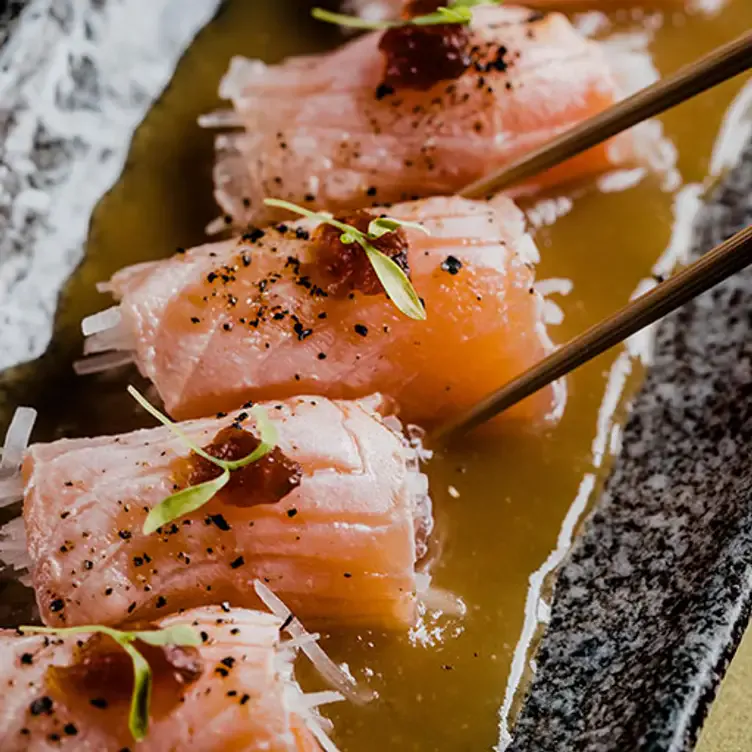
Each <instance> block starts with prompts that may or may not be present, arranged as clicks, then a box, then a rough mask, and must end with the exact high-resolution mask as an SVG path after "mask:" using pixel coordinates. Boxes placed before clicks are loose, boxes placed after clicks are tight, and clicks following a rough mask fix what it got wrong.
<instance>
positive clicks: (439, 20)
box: [311, 0, 502, 31]
mask: <svg viewBox="0 0 752 752" xmlns="http://www.w3.org/2000/svg"><path fill="white" fill-rule="evenodd" d="M501 2H502V0H454V2H452V3H449V4H448V5H447V6H440V7H439V8H437V9H436V10H435V11H434V12H433V13H426V14H425V15H422V16H415V18H405V19H400V20H395V21H369V20H368V19H366V18H360V17H358V16H348V15H346V14H344V13H332V11H328V10H325V9H324V8H314V9H313V10H312V11H311V15H312V16H313V17H314V18H315V19H316V20H318V21H324V22H326V23H331V24H336V25H337V26H346V27H347V28H350V29H364V30H368V31H379V30H382V29H395V28H398V27H400V26H437V25H440V24H469V23H471V22H472V20H473V12H472V10H471V8H474V7H476V6H479V5H498V4H500V3H501Z"/></svg>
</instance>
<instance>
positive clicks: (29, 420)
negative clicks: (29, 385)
mask: <svg viewBox="0 0 752 752" xmlns="http://www.w3.org/2000/svg"><path fill="white" fill-rule="evenodd" d="M36 420H37V411H36V410H34V409H33V408H31V407H19V408H18V409H17V410H16V412H15V413H14V414H13V418H12V419H11V421H10V426H8V432H7V433H6V434H5V443H4V444H3V448H2V453H1V454H0V507H7V506H9V505H10V504H15V503H16V502H17V501H21V499H23V477H22V476H21V464H22V463H23V459H24V455H25V454H26V449H27V448H28V446H29V439H30V438H31V432H32V430H33V428H34V423H36Z"/></svg>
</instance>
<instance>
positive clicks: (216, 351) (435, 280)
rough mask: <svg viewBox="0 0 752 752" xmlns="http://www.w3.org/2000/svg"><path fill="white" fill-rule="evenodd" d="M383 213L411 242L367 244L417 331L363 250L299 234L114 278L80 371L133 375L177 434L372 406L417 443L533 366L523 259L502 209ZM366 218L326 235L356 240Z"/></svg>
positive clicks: (440, 204)
mask: <svg viewBox="0 0 752 752" xmlns="http://www.w3.org/2000/svg"><path fill="white" fill-rule="evenodd" d="M388 213H389V216H390V217H391V218H394V219H395V220H397V221H402V222H405V221H407V222H412V223H418V224H419V225H420V226H421V228H422V230H423V231H421V230H420V229H418V228H416V227H413V226H408V227H403V228H399V229H398V230H396V231H395V232H393V233H390V234H389V235H385V236H384V237H383V238H380V240H379V241H378V242H381V246H380V247H381V248H384V249H386V251H387V252H389V253H393V254H395V256H394V257H395V258H397V259H398V260H399V261H400V263H402V264H403V266H404V268H405V270H406V272H407V274H408V276H409V278H410V279H411V281H412V285H413V286H414V288H415V290H416V291H417V294H418V295H419V296H420V298H422V301H423V303H424V305H425V315H426V318H425V320H414V319H411V318H408V317H407V316H405V315H403V313H402V312H401V311H400V310H399V309H398V308H397V307H396V306H395V305H394V303H393V301H392V300H390V299H389V298H388V297H387V296H386V294H385V292H384V288H383V287H382V286H381V284H380V282H379V279H378V278H376V277H375V276H374V275H373V273H372V270H371V267H370V265H369V261H368V258H367V257H366V254H365V253H363V252H362V250H360V249H359V248H358V247H357V246H356V245H344V244H343V243H342V242H339V241H338V240H337V237H336V233H334V234H332V232H330V229H331V228H330V227H329V226H328V225H324V224H320V223H318V222H317V221H314V220H310V219H305V220H301V221H296V222H288V223H285V224H282V225H277V226H275V227H271V228H268V229H266V230H263V231H262V230H256V231H253V232H250V233H247V234H246V235H244V236H243V237H242V238H241V239H238V240H231V241H225V242H221V243H215V244H211V245H206V246H202V247H200V248H196V249H194V250H192V251H189V252H188V253H180V254H177V255H175V256H174V257H173V258H171V259H169V260H166V261H161V262H155V263H146V264H141V265H138V266H134V267H130V268H127V269H125V270H123V271H121V272H119V273H118V274H116V275H115V276H114V278H113V279H112V280H111V281H110V283H109V284H108V285H107V286H106V289H108V290H110V291H111V292H112V294H113V295H114V296H115V298H116V299H117V300H119V301H120V306H119V308H118V309H117V310H109V311H108V312H106V313H104V314H98V315H97V316H96V317H94V318H93V319H90V320H88V321H87V322H85V331H87V332H92V331H94V332H95V333H94V334H93V335H92V336H91V337H90V340H89V341H88V343H87V347H86V349H87V352H89V353H97V352H98V351H102V350H107V349H109V348H113V349H114V352H109V353H104V354H102V353H101V352H100V353H99V354H97V355H95V356H94V359H93V360H92V361H83V362H82V363H81V365H80V367H81V369H82V370H83V371H88V370H98V369H100V368H104V367H107V366H109V365H110V364H111V363H112V362H113V361H112V360H111V358H114V359H115V362H120V360H119V358H121V357H122V356H125V359H133V360H135V362H136V364H137V365H138V368H139V370H140V371H141V372H142V373H143V374H144V375H145V376H147V377H148V378H149V379H150V380H151V381H152V382H153V383H154V384H155V385H156V387H157V390H158V391H159V394H160V396H161V397H162V399H163V400H164V404H165V406H166V408H167V411H168V412H169V413H170V414H171V415H172V416H174V417H176V418H179V419H184V418H190V417H199V416H202V415H209V414H212V413H214V412H216V411H218V410H227V409H231V408H233V407H235V406H237V405H238V404H241V403H242V402H243V401H244V400H247V399H253V400H261V399H278V398H286V397H290V396H293V395H295V394H300V393H304V394H311V393H314V394H322V395H325V396H327V397H330V398H333V399H342V398H344V399H353V398H359V397H363V396H366V395H368V394H371V393H373V392H380V393H382V394H385V395H387V396H389V397H391V398H392V399H393V400H395V401H396V403H397V404H398V406H399V409H400V416H401V417H402V418H403V419H405V420H406V421H407V422H412V423H417V424H418V425H421V426H425V427H429V426H432V425H436V424H437V423H440V422H441V421H444V420H447V419H448V418H450V417H452V416H454V415H456V414H457V413H458V412H459V411H461V410H464V409H466V408H468V407H469V406H471V405H472V404H474V403H475V402H476V401H477V400H479V399H480V398H482V397H484V396H485V395H486V394H488V393H489V392H490V391H492V390H494V389H495V388H497V387H498V386H499V385H500V384H502V383H503V382H504V381H505V380H507V379H509V378H511V377H514V376H517V375H518V374H519V373H521V372H522V371H524V370H525V369H526V368H528V367H530V366H531V365H533V364H534V363H536V362H537V361H538V360H540V359H541V358H542V357H543V356H545V355H546V353H547V352H548V351H549V349H550V342H549V340H548V337H547V336H546V331H545V327H544V323H543V312H542V311H543V300H542V298H541V296H540V295H539V294H538V293H537V292H536V291H535V289H534V271H533V266H532V262H534V261H535V260H537V250H536V248H535V245H534V244H533V241H532V239H531V238H530V236H529V235H527V234H526V231H525V219H524V215H523V214H522V212H520V211H519V210H518V209H517V207H516V206H515V205H514V204H513V203H512V201H510V200H509V199H506V198H503V197H498V198H497V199H495V200H494V201H492V202H490V203H486V202H476V201H469V200H465V199H460V198H440V197H436V198H432V199H427V200H423V201H417V202H410V203H405V204H400V205H395V206H393V207H391V208H390V209H389V210H388ZM378 216H379V215H378V214H376V213H373V214H371V213H369V212H367V211H361V212H356V213H352V214H350V215H341V216H340V217H339V219H342V220H345V221H348V222H351V223H355V224H356V225H358V226H360V227H368V226H369V222H370V221H372V220H373V219H374V218H376V217H378ZM426 232H427V233H428V234H426ZM374 242H377V241H374ZM98 329H102V331H97V330H98ZM560 409H561V388H559V387H557V388H556V389H545V390H542V391H541V392H539V393H538V394H537V395H535V396H534V397H532V398H530V399H528V400H526V401H525V402H523V403H521V404H520V405H518V406H517V407H516V408H514V409H513V410H511V411H509V412H508V413H507V414H506V415H505V416H504V419H505V420H512V421H514V419H515V418H516V419H517V421H518V422H521V423H525V424H541V423H543V422H545V421H547V420H552V419H554V418H555V417H556V416H557V415H558V414H559V411H560ZM502 425H503V422H502Z"/></svg>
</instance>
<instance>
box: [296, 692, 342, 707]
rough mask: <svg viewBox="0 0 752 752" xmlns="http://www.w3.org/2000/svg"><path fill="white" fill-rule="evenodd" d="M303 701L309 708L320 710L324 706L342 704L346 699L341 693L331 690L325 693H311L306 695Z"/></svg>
mask: <svg viewBox="0 0 752 752" xmlns="http://www.w3.org/2000/svg"><path fill="white" fill-rule="evenodd" d="M301 699H302V702H303V704H304V705H305V706H306V707H307V708H320V707H321V706H322V705H331V704H332V703H333V702H342V701H343V700H344V699H345V698H344V697H343V695H342V693H341V692H335V691H334V690H331V689H330V690H326V691H324V692H309V693H308V694H304V695H303V696H302V698H301Z"/></svg>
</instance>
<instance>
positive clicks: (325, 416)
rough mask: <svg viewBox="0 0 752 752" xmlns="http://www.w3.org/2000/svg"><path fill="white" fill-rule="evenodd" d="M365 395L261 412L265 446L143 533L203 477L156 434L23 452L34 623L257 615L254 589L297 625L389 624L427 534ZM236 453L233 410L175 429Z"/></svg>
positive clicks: (296, 402)
mask: <svg viewBox="0 0 752 752" xmlns="http://www.w3.org/2000/svg"><path fill="white" fill-rule="evenodd" d="M381 404H382V401H381V399H380V398H378V397H374V398H371V399H367V400H360V401H357V402H344V401H330V400H327V399H325V398H322V397H296V398H292V399H288V400H284V401H279V402H271V403H266V404H265V405H264V406H263V407H265V409H266V412H267V414H268V420H269V421H270V422H271V423H272V424H273V425H274V426H275V427H276V429H277V433H278V440H277V445H276V447H275V449H274V450H273V451H272V452H271V453H269V454H267V455H266V456H264V457H263V458H262V459H260V460H258V461H257V462H255V463H253V464H250V465H248V466H246V467H244V468H242V469H238V470H236V471H234V472H233V473H232V475H231V480H230V482H229V483H228V484H227V485H226V486H225V487H224V488H223V489H222V490H220V491H218V492H217V493H216V494H215V495H214V496H213V497H212V498H210V500H208V501H207V502H206V503H204V505H203V506H201V507H200V508H196V509H195V510H194V511H192V512H190V513H186V514H182V515H180V516H177V517H173V518H172V519H171V521H169V522H166V523H165V524H163V525H161V526H160V527H158V528H157V529H156V531H155V532H151V533H149V532H145V531H144V523H145V521H146V518H147V515H148V513H149V512H150V510H152V509H153V508H155V507H156V506H157V505H159V504H160V502H162V501H163V500H164V499H165V498H167V497H169V496H170V495H172V494H174V493H175V492H176V491H179V490H181V489H184V488H193V487H195V486H197V485H198V484H200V483H203V482H206V481H207V480H209V479H211V478H215V477H216V476H217V475H218V474H219V471H218V469H217V467H216V466H215V465H213V464H211V463H208V462H207V461H206V460H204V459H203V458H201V457H199V456H198V455H197V454H196V453H195V452H192V451H191V450H190V449H189V448H188V447H187V446H186V444H185V443H184V442H183V439H182V438H181V437H179V436H176V435H175V433H174V430H173V429H171V428H169V427H159V428H154V429H148V430H141V431H136V432H134V433H130V434H126V435H121V436H103V437H100V438H95V439H75V440H67V439H63V440H60V441H56V442H53V443H51V444H34V445H32V446H31V447H30V448H29V450H28V452H27V454H26V458H25V461H24V467H23V475H24V479H25V486H24V508H23V516H24V523H25V530H26V539H27V545H28V552H29V560H30V569H31V574H32V581H33V585H34V589H35V592H36V597H37V602H38V605H39V609H40V613H41V615H42V619H43V621H44V622H45V623H46V624H48V625H50V626H55V627H61V626H77V625H82V624H105V625H108V624H109V625H113V624H118V623H121V622H122V621H124V620H125V619H128V620H136V621H144V620H146V621H148V620H152V619H155V618H157V617H159V616H161V615H163V614H166V613H170V612H175V611H178V610H180V609H188V608H195V607H199V606H203V605H209V604H217V603H225V602H227V603H231V604H232V605H233V606H242V607H250V608H253V607H257V606H258V605H259V600H258V597H257V595H256V592H255V589H254V587H253V583H254V581H255V580H257V579H258V580H260V581H262V582H263V583H265V584H266V585H267V586H268V588H269V589H270V590H272V591H273V592H274V593H275V594H276V595H277V596H278V597H279V598H281V599H282V600H283V601H284V602H285V603H286V604H287V606H288V607H289V608H290V609H291V610H292V611H293V612H294V613H295V614H296V616H298V617H300V619H301V620H302V621H303V623H305V624H306V626H310V625H313V626H320V625H325V626H332V625H345V626H348V625H363V626H370V627H375V628H387V629H401V628H407V627H408V626H410V625H412V624H413V623H414V621H415V618H416V604H417V603H418V598H419V593H418V592H417V590H418V587H417V584H416V564H417V562H418V560H419V559H420V558H421V557H422V556H423V554H424V553H425V551H426V540H427V536H428V534H429V533H430V530H431V526H432V516H431V505H430V499H429V497H428V483H427V480H426V477H425V476H424V475H423V474H422V473H421V472H420V470H419V468H418V457H417V451H418V450H417V449H415V448H413V447H412V446H411V445H410V444H409V443H408V441H407V439H406V438H405V437H404V436H403V434H402V433H401V430H400V427H399V424H398V422H397V421H395V420H394V419H388V418H387V419H383V418H382V417H381V415H380V413H379V412H378V411H377V410H378V409H380V408H381ZM178 427H179V429H181V430H182V431H183V432H184V433H185V435H186V436H188V437H189V438H190V439H191V440H192V441H193V442H194V443H195V445H197V446H198V447H201V448H203V449H204V451H206V452H208V453H210V454H211V455H212V456H215V457H222V458H224V459H225V460H236V459H240V457H244V456H246V455H248V454H249V453H250V452H251V451H252V450H254V448H255V447H256V446H257V443H258V440H257V438H256V436H257V418H256V417H255V413H254V412H253V411H251V410H249V409H242V410H240V411H235V412H233V413H232V414H230V415H226V416H223V417H217V418H211V419H204V420H198V421H193V422H188V423H183V424H180V425H179V426H178Z"/></svg>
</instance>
